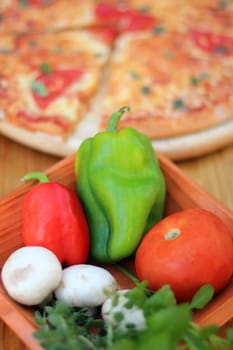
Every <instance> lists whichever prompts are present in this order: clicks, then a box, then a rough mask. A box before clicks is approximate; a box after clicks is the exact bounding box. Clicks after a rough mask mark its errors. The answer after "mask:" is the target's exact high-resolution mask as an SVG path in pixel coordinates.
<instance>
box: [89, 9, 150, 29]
mask: <svg viewBox="0 0 233 350" xmlns="http://www.w3.org/2000/svg"><path fill="white" fill-rule="evenodd" d="M95 16H96V18H97V19H98V20H99V21H100V23H101V24H102V25H106V26H110V27H114V28H117V30H118V31H119V32H127V31H138V30H150V29H152V28H153V27H155V24H156V19H155V17H154V16H152V15H150V14H147V13H146V12H143V11H139V10H136V9H128V8H120V7H119V6H116V5H112V4H106V3H99V4H98V5H97V6H96V8H95Z"/></svg>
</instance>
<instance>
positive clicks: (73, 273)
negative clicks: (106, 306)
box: [54, 264, 117, 307]
mask: <svg viewBox="0 0 233 350" xmlns="http://www.w3.org/2000/svg"><path fill="white" fill-rule="evenodd" d="M116 289H117V282H116V280H115V278H114V277H113V276H112V274H111V273H110V272H109V271H107V270H106V269H104V268H102V267H98V266H94V265H88V264H79V265H72V266H69V267H67V268H65V269H64V270H63V276H62V281H61V283H60V284H59V286H58V288H57V289H56V290H55V292H54V293H55V297H56V298H57V299H58V300H61V301H63V302H64V303H65V304H67V305H69V306H77V307H96V306H99V305H101V304H103V302H104V301H105V299H106V298H107V295H106V291H107V292H112V291H114V290H116Z"/></svg>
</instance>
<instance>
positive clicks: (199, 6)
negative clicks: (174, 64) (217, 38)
mask: <svg viewBox="0 0 233 350" xmlns="http://www.w3.org/2000/svg"><path fill="white" fill-rule="evenodd" d="M126 2H127V5H126V4H125V6H127V7H128V8H131V9H132V10H134V11H138V12H142V13H144V15H147V16H150V17H155V18H156V20H157V25H156V27H155V30H156V31H159V30H160V31H162V30H163V28H164V27H165V28H166V29H168V30H173V31H181V32H187V31H189V30H190V29H193V28H198V29H199V30H200V31H210V30H211V32H212V33H216V34H222V35H227V36H228V35H229V36H232V34H233V2H232V1H231V0H205V1H203V0H192V2H190V1H187V0H176V1H174V0H163V1H154V0H126V1H125V3H126Z"/></svg>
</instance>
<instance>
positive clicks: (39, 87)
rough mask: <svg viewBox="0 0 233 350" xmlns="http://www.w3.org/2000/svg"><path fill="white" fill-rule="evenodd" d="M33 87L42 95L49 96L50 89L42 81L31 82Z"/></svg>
mask: <svg viewBox="0 0 233 350" xmlns="http://www.w3.org/2000/svg"><path fill="white" fill-rule="evenodd" d="M31 89H32V90H33V91H34V92H35V93H36V94H37V95H38V96H40V97H46V96H48V89H47V88H46V86H45V84H44V83H42V82H41V81H37V80H33V81H32V82H31Z"/></svg>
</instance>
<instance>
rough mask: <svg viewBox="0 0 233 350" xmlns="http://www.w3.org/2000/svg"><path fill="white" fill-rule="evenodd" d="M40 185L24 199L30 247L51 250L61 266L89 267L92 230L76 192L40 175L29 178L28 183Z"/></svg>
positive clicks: (25, 236) (24, 230) (25, 235)
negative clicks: (33, 182) (35, 182)
mask: <svg viewBox="0 0 233 350" xmlns="http://www.w3.org/2000/svg"><path fill="white" fill-rule="evenodd" d="M33 179H37V180H39V182H40V183H39V184H37V185H36V186H34V187H33V188H32V189H31V190H30V191H29V192H27V193H26V195H25V197H24V199H23V225H22V237H23V242H24V244H25V245H26V246H43V247H45V248H48V249H50V250H51V251H52V252H53V253H54V254H56V256H57V258H58V259H59V261H60V262H61V263H66V264H68V265H73V264H80V263H85V262H86V260H87V256H88V252H89V229H88V224H87V221H86V217H85V214H84V211H83V208H82V205H81V202H80V201H79V198H78V197H77V194H76V192H75V191H73V190H72V189H71V188H69V187H67V186H65V185H62V184H59V183H57V182H52V181H51V182H49V180H48V178H47V176H46V175H44V174H43V173H40V172H34V173H30V174H27V175H25V176H24V177H23V180H24V181H28V180H33Z"/></svg>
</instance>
